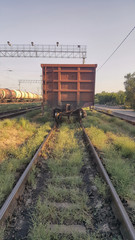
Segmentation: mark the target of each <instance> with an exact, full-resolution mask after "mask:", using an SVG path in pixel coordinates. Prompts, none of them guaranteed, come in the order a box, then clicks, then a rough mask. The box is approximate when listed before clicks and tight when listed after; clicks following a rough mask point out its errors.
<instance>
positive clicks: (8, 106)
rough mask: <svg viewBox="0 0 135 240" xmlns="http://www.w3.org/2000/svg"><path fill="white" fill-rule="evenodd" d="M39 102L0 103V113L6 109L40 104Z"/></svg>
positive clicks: (11, 109) (12, 109)
mask: <svg viewBox="0 0 135 240" xmlns="http://www.w3.org/2000/svg"><path fill="white" fill-rule="evenodd" d="M40 105H41V103H36V102H35V103H34V102H33V103H10V104H0V113H2V112H6V111H14V110H18V109H23V108H26V107H34V106H40Z"/></svg>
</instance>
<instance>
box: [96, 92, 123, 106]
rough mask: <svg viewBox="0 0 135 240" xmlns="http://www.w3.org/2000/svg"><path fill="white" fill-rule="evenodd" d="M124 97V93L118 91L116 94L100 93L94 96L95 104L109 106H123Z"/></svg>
mask: <svg viewBox="0 0 135 240" xmlns="http://www.w3.org/2000/svg"><path fill="white" fill-rule="evenodd" d="M125 99H126V95H125V92H123V91H119V92H117V93H114V92H112V93H108V92H104V91H103V92H101V93H97V94H96V95H95V103H99V104H109V105H124V104H125Z"/></svg>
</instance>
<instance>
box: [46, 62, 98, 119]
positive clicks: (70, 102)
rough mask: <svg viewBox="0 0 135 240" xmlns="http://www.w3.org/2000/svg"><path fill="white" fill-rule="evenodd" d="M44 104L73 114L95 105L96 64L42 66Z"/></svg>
mask: <svg viewBox="0 0 135 240" xmlns="http://www.w3.org/2000/svg"><path fill="white" fill-rule="evenodd" d="M41 67H42V76H43V103H48V104H49V105H51V106H52V107H53V108H55V110H54V115H55V113H56V112H60V111H61V112H63V114H66V113H67V112H70V113H71V111H72V113H73V112H74V111H75V113H76V110H77V112H78V109H80V108H81V107H86V106H89V107H91V106H93V105H94V94H95V73H96V67H97V65H96V64H41Z"/></svg>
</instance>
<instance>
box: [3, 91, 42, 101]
mask: <svg viewBox="0 0 135 240" xmlns="http://www.w3.org/2000/svg"><path fill="white" fill-rule="evenodd" d="M41 99H42V96H41V95H38V94H35V93H31V92H24V91H20V90H10V89H8V88H0V102H16V101H39V100H41Z"/></svg>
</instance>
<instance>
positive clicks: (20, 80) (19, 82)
mask: <svg viewBox="0 0 135 240" xmlns="http://www.w3.org/2000/svg"><path fill="white" fill-rule="evenodd" d="M21 83H42V80H27V79H19V80H18V85H19V90H20V89H21Z"/></svg>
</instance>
